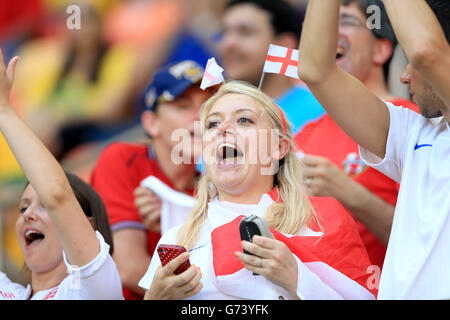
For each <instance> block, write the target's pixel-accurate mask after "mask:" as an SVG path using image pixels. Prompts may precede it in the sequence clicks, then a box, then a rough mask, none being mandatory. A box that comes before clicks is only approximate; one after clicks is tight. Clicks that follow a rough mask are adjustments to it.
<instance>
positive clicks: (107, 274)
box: [0, 231, 123, 300]
mask: <svg viewBox="0 0 450 320" xmlns="http://www.w3.org/2000/svg"><path fill="white" fill-rule="evenodd" d="M96 235H97V238H98V240H99V243H100V252H99V254H98V255H97V256H96V257H95V258H94V259H93V260H92V261H91V262H89V263H88V264H86V265H84V266H82V267H80V268H76V267H74V266H72V265H70V264H69V263H68V261H67V258H66V255H65V253H64V252H63V260H64V263H65V264H66V267H67V274H68V275H67V277H66V278H64V280H63V281H62V282H61V283H60V284H59V285H57V286H55V287H53V288H50V289H48V290H42V291H39V292H36V293H35V294H34V295H33V296H32V297H31V298H30V296H31V292H32V291H31V285H28V286H27V287H24V286H22V285H21V284H18V283H14V282H12V281H11V280H9V278H8V277H7V276H6V275H5V274H4V273H2V272H0V300H28V299H30V300H123V294H122V284H121V282H120V277H119V272H118V271H117V267H116V264H115V263H114V261H113V259H112V258H111V255H110V254H109V245H108V244H107V243H106V242H105V240H104V239H103V237H102V235H101V234H100V233H99V232H98V231H96Z"/></svg>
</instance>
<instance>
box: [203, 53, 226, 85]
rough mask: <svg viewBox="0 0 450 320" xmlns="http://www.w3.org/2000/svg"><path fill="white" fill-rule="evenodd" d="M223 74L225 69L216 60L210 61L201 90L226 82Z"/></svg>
mask: <svg viewBox="0 0 450 320" xmlns="http://www.w3.org/2000/svg"><path fill="white" fill-rule="evenodd" d="M222 72H223V68H222V67H220V66H219V65H218V64H217V62H216V59H215V58H211V59H209V60H208V63H207V64H206V68H205V73H204V74H203V79H202V83H201V84H200V89H202V90H205V89H206V88H208V87H211V86H214V85H216V84H219V83H222V82H224V81H225V79H224V78H223V75H222Z"/></svg>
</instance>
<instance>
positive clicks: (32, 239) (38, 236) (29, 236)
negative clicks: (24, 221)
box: [25, 230, 45, 246]
mask: <svg viewBox="0 0 450 320" xmlns="http://www.w3.org/2000/svg"><path fill="white" fill-rule="evenodd" d="M44 238H45V236H44V235H43V234H42V233H40V232H38V231H36V230H28V231H26V232H25V243H26V245H27V246H30V245H31V244H33V243H35V244H36V243H38V242H40V241H42V240H43V239H44Z"/></svg>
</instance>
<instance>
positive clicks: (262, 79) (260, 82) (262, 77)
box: [258, 71, 266, 90]
mask: <svg viewBox="0 0 450 320" xmlns="http://www.w3.org/2000/svg"><path fill="white" fill-rule="evenodd" d="M265 74H266V73H265V72H264V71H263V74H262V76H261V80H260V81H259V86H258V89H259V90H261V86H262V83H263V81H264V75H265Z"/></svg>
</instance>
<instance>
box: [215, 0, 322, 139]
mask: <svg viewBox="0 0 450 320" xmlns="http://www.w3.org/2000/svg"><path fill="white" fill-rule="evenodd" d="M302 21H303V13H302V12H300V11H298V10H296V8H295V7H293V6H291V5H289V4H288V3H287V2H284V1H282V0H231V1H230V2H228V4H227V7H226V10H225V13H224V16H223V19H222V23H223V38H222V40H221V42H220V45H219V49H220V52H221V56H222V57H221V58H222V64H223V68H224V69H225V73H226V75H227V76H228V77H229V78H231V79H234V80H244V81H247V82H250V83H251V84H253V85H255V86H258V84H259V82H260V79H261V76H262V70H263V67H264V63H265V61H266V56H267V51H268V49H269V45H270V44H276V45H280V46H283V47H288V48H298V41H299V38H300V34H301V24H302ZM261 89H262V91H264V92H265V93H266V94H268V95H269V96H270V97H271V98H273V99H275V102H276V103H277V104H278V105H279V106H280V107H281V108H282V109H283V110H284V111H285V112H286V113H287V117H288V120H289V121H290V123H291V125H292V131H293V132H294V133H296V132H297V131H298V130H299V129H300V128H301V127H302V126H303V125H304V124H305V123H306V122H307V121H309V120H314V119H317V118H318V117H319V116H321V115H322V114H323V113H324V112H325V111H324V110H323V108H322V106H321V105H320V104H319V103H318V102H317V100H316V99H315V98H314V96H313V95H312V94H311V92H309V90H308V89H307V88H306V86H302V85H299V84H296V83H294V82H293V79H291V78H289V77H285V76H282V75H278V74H269V73H268V74H266V75H265V78H264V82H263V84H262V88H261ZM306 105H307V106H308V107H304V106H306Z"/></svg>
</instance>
